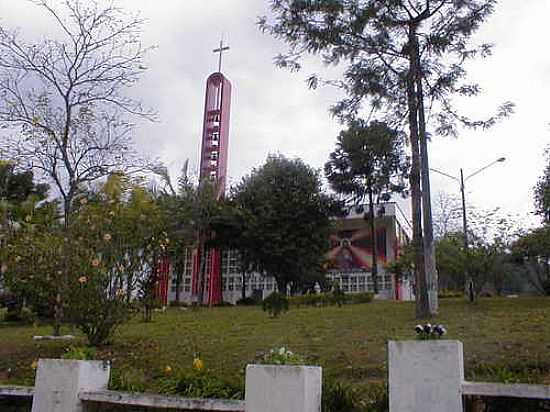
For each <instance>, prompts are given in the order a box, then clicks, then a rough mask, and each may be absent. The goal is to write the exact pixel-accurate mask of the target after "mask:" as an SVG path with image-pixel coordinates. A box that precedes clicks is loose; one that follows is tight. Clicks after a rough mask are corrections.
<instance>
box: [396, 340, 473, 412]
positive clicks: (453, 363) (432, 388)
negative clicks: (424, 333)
mask: <svg viewBox="0 0 550 412" xmlns="http://www.w3.org/2000/svg"><path fill="white" fill-rule="evenodd" d="M388 366H389V376H388V378H389V398H390V412H420V411H421V412H441V411H445V412H462V410H463V409H462V383H463V382H464V361H463V349H462V342H459V341H454V340H426V341H402V342H394V341H390V342H388Z"/></svg>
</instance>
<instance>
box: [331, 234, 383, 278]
mask: <svg viewBox="0 0 550 412" xmlns="http://www.w3.org/2000/svg"><path fill="white" fill-rule="evenodd" d="M376 243H377V249H378V253H377V259H378V261H379V262H381V263H383V262H385V261H386V229H385V228H384V227H381V228H378V229H377V231H376ZM327 258H328V264H329V266H328V268H329V270H342V271H352V270H369V271H370V269H371V268H372V238H371V233H370V229H365V228H363V229H357V230H345V231H340V232H338V233H336V234H333V235H331V236H330V252H329V253H328V256H327Z"/></svg>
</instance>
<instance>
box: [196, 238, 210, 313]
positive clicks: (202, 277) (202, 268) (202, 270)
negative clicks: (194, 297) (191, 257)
mask: <svg viewBox="0 0 550 412" xmlns="http://www.w3.org/2000/svg"><path fill="white" fill-rule="evenodd" d="M207 255H208V253H207V249H206V245H204V244H202V243H201V246H200V248H199V259H200V260H199V262H200V263H199V299H198V304H199V305H202V304H203V303H204V290H205V281H206V258H207Z"/></svg>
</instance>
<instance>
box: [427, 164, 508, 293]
mask: <svg viewBox="0 0 550 412" xmlns="http://www.w3.org/2000/svg"><path fill="white" fill-rule="evenodd" d="M505 160H506V158H505V157H499V158H498V159H497V160H495V161H493V162H491V163H489V164H488V165H485V166H483V167H482V168H480V169H478V170H476V171H475V172H473V173H471V174H469V175H468V176H466V177H464V172H463V170H462V168H461V169H460V178H459V177H456V176H452V175H450V174H448V173H445V172H442V171H440V170H437V169H431V168H430V170H431V171H432V172H435V173H439V174H440V175H443V176H446V177H448V178H450V179H453V180H455V181H457V182H458V183H459V184H460V193H461V194H462V230H463V231H464V252H465V253H467V252H468V220H467V218H466V196H465V189H464V183H465V182H466V181H467V180H468V179H470V178H472V177H474V176H475V175H477V174H479V173H481V172H483V171H484V170H485V169H488V168H489V167H491V166H493V165H494V164H496V163H502V162H504V161H505ZM470 300H473V299H472V295H471V294H470Z"/></svg>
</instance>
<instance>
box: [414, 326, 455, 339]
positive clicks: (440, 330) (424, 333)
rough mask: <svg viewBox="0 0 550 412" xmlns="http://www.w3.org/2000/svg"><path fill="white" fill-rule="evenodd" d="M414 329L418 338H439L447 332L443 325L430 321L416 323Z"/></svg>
mask: <svg viewBox="0 0 550 412" xmlns="http://www.w3.org/2000/svg"><path fill="white" fill-rule="evenodd" d="M414 330H415V332H416V338H417V339H418V340H432V339H441V337H442V336H443V335H446V334H447V329H445V327H444V326H443V325H432V324H430V323H426V324H425V325H416V326H415V328H414Z"/></svg>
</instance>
